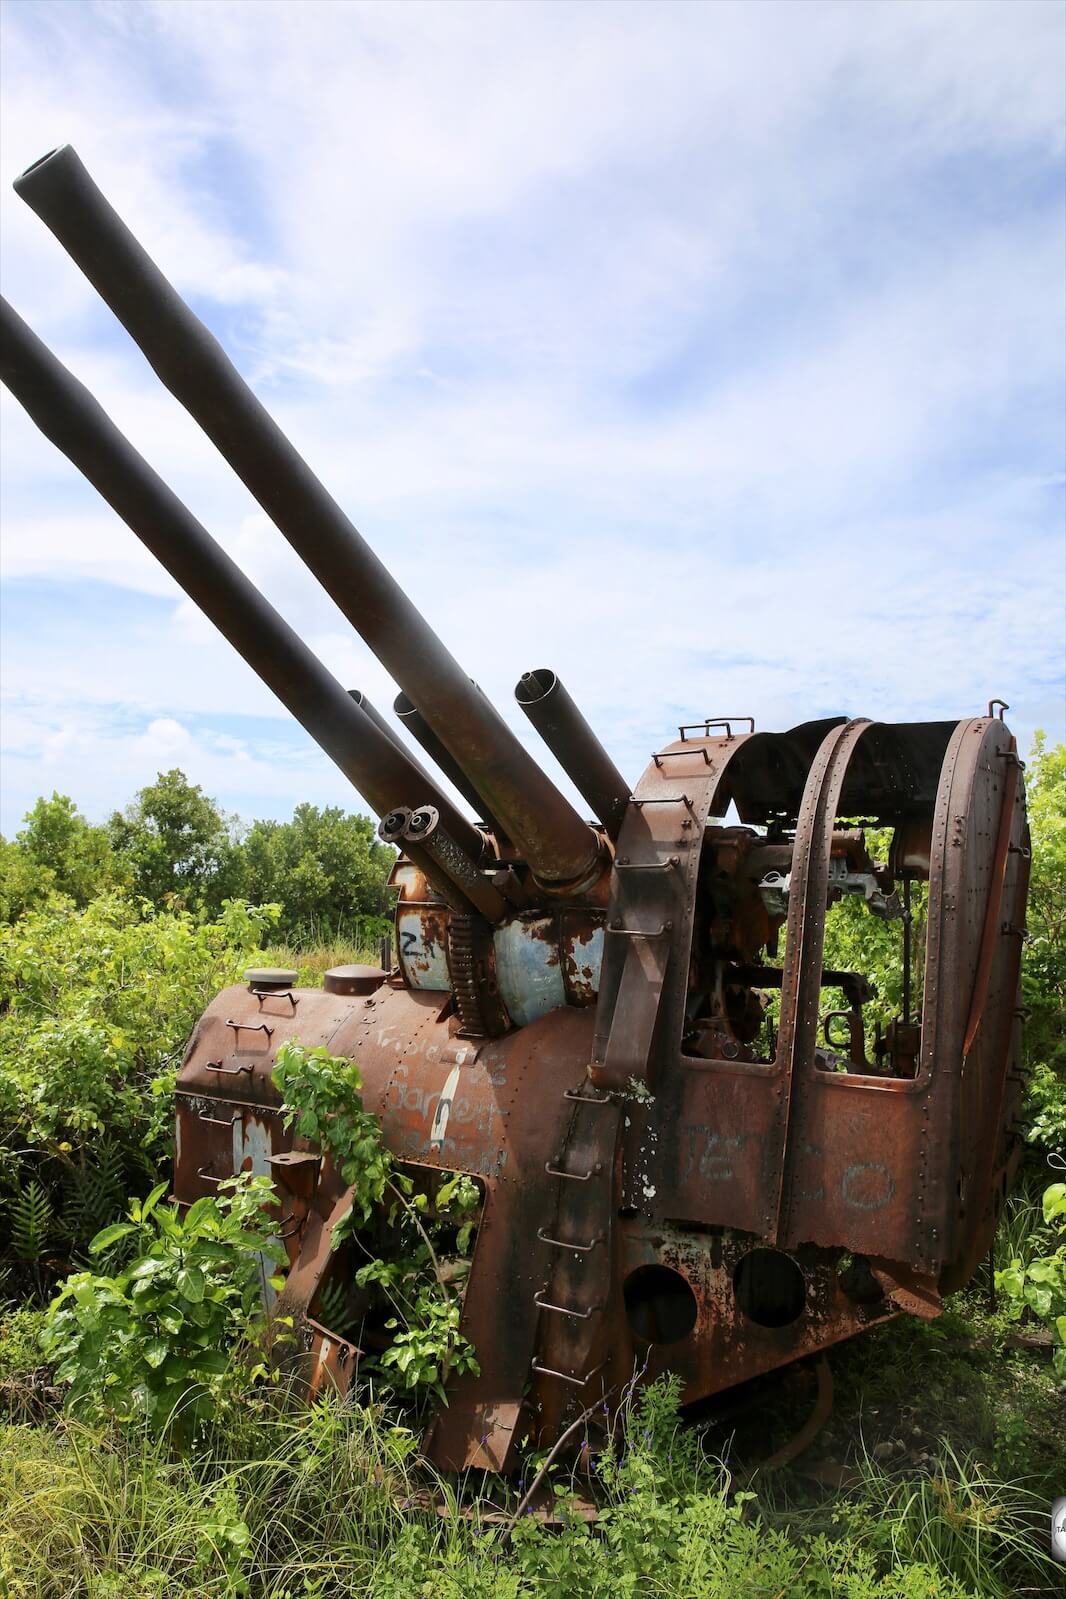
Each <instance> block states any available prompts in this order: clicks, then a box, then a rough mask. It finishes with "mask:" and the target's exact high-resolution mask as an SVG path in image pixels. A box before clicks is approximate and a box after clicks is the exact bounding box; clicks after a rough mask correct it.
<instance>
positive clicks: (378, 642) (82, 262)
mask: <svg viewBox="0 0 1066 1599" xmlns="http://www.w3.org/2000/svg"><path fill="white" fill-rule="evenodd" d="M15 190H16V192H17V193H18V194H19V195H20V196H21V198H22V199H24V200H25V201H26V202H27V204H28V205H30V206H31V207H32V208H33V210H34V211H36V213H37V215H38V216H39V217H41V219H42V220H43V221H44V222H45V223H46V224H47V225H48V227H49V228H50V229H51V230H52V232H53V233H54V234H55V235H56V237H57V238H58V239H59V241H60V243H61V244H62V245H63V246H64V248H65V249H66V250H67V251H68V252H69V254H70V255H71V256H72V257H73V259H74V260H75V261H76V262H77V264H78V266H80V267H81V269H82V271H83V272H84V273H85V275H86V277H87V278H88V279H89V281H90V282H91V283H92V284H93V285H94V287H95V288H96V289H97V290H98V292H99V293H100V294H101V295H102V297H103V298H104V300H105V301H106V302H107V304H108V305H109V306H110V307H111V309H112V311H113V312H114V313H115V315H116V316H117V317H118V319H119V321H120V322H121V323H122V324H123V326H124V327H125V328H126V329H127V331H128V332H129V333H130V334H131V335H132V337H133V338H134V339H135V340H136V342H137V344H139V345H140V347H141V350H142V351H143V352H144V354H145V356H146V357H147V359H148V361H149V362H150V363H151V365H152V366H153V368H154V369H155V371H156V373H157V374H158V376H159V377H160V379H161V380H162V382H163V383H164V384H165V385H166V387H167V388H168V389H169V390H170V391H171V393H172V394H173V395H175V397H176V398H177V399H178V400H180V401H181V403H182V405H184V406H185V408H186V410H187V411H189V412H190V414H191V415H192V416H193V417H194V418H195V419H196V421H197V422H198V423H199V424H200V426H201V427H202V428H203V430H204V431H205V433H206V434H207V435H208V437H209V438H210V439H211V440H212V441H213V442H214V444H215V445H216V446H217V448H218V449H219V450H220V451H221V453H222V455H223V456H224V457H225V459H226V460H227V461H228V462H229V464H230V465H231V466H232V467H233V469H234V471H235V472H236V473H237V475H238V477H240V478H241V479H242V481H243V482H244V483H245V484H246V485H247V487H248V488H249V489H250V490H251V492H252V494H253V495H254V496H255V498H256V499H257V500H258V501H259V504H260V505H261V506H262V507H263V509H264V511H266V513H267V515H268V516H270V517H271V518H272V519H273V521H274V522H275V523H276V525H277V527H278V528H279V529H280V530H281V532H282V533H283V534H284V536H285V537H286V538H287V539H288V541H289V543H290V544H291V545H292V546H293V548H294V549H295V550H296V552H297V553H298V554H299V555H300V556H301V557H302V559H303V560H304V561H305V562H306V563H307V565H308V566H309V567H310V569H311V571H313V572H314V574H315V576H316V577H317V578H318V579H319V581H320V582H321V583H322V585H323V587H324V588H325V589H326V590H327V591H328V593H329V594H330V595H331V596H332V597H333V599H334V600H335V601H336V603H337V605H338V606H339V607H340V609H341V611H342V612H343V613H344V615H345V616H346V617H347V618H348V620H349V621H350V622H351V623H352V625H353V626H354V627H355V628H356V629H357V631H358V632H359V633H360V634H361V635H362V637H363V639H364V640H365V641H366V643H367V644H368V645H369V646H370V648H371V649H372V650H373V651H374V653H375V655H376V656H377V657H378V659H379V660H380V661H381V662H382V664H383V665H384V666H385V667H386V669H387V670H388V671H389V672H390V673H391V674H392V676H393V677H394V678H395V679H396V681H397V683H399V685H400V686H401V687H402V688H404V689H405V690H406V691H407V693H408V694H409V695H410V697H411V700H412V702H413V703H414V704H415V705H416V706H417V707H418V709H419V710H420V711H421V712H422V714H423V716H424V717H425V718H426V720H427V722H428V723H429V724H430V726H431V727H432V728H433V730H434V732H435V733H437V735H438V736H439V737H440V739H441V740H442V742H443V743H444V745H445V746H446V747H447V749H448V750H449V751H450V752H451V754H452V755H453V756H454V757H455V759H456V760H457V761H458V762H459V764H460V766H461V767H462V768H463V770H464V771H465V772H466V773H467V775H468V776H469V778H470V779H471V781H472V782H473V783H474V785H475V787H476V788H477V791H478V793H479V794H480V795H481V796H482V798H483V799H484V801H485V804H486V805H487V806H488V807H489V808H490V810H491V811H492V813H493V815H494V816H498V817H499V819H500V821H501V822H502V823H503V825H504V827H505V828H506V830H507V833H508V834H509V836H510V837H511V838H512V839H513V840H514V842H515V844H516V845H517V847H518V848H519V849H520V850H521V851H522V853H523V854H524V856H525V858H526V859H527V860H528V862H529V864H530V866H531V867H532V869H533V871H534V873H535V874H536V876H537V877H538V878H540V879H542V880H543V881H545V882H546V883H549V884H565V883H572V882H577V881H580V880H584V879H587V878H588V877H589V876H590V875H591V874H592V872H593V871H594V869H595V868H596V865H597V860H598V854H599V843H598V840H597V838H596V836H595V834H594V833H593V832H591V831H590V829H589V828H588V827H587V826H586V825H585V823H584V822H582V820H581V818H580V816H579V815H578V814H577V812H576V811H575V810H574V808H573V807H572V806H571V805H570V803H569V802H568V801H567V800H566V799H565V798H564V796H563V795H562V794H561V793H560V792H559V790H558V789H557V788H556V787H555V785H554V784H553V783H552V782H551V781H550V780H549V778H548V777H547V776H546V775H545V774H544V772H542V771H541V769H540V767H539V766H538V765H537V763H536V761H535V760H534V759H533V757H532V756H531V755H530V754H529V753H528V751H527V750H526V749H524V747H523V746H522V744H521V743H520V742H519V740H518V739H517V738H516V737H515V735H514V734H513V733H512V732H511V730H510V728H509V727H508V726H507V724H506V723H505V722H504V720H503V718H502V717H501V716H500V714H499V712H498V711H496V710H495V709H494V707H493V706H492V705H491V704H490V703H489V701H488V700H487V699H486V698H485V696H484V695H483V694H481V693H480V691H479V690H478V689H476V688H475V686H474V685H473V684H472V683H471V681H470V678H469V677H468V676H467V674H466V673H465V672H464V671H463V670H462V668H461V667H460V666H459V664H458V662H457V661H455V660H454V658H453V657H452V655H451V654H450V653H449V651H448V650H447V649H445V647H444V645H443V644H442V643H441V641H440V639H438V638H437V636H436V634H435V633H434V632H433V630H432V629H431V628H430V627H429V626H428V624H427V623H426V621H425V619H424V618H423V617H422V616H421V615H420V613H419V612H418V610H417V609H416V607H415V606H414V605H413V604H412V603H411V601H410V600H409V599H408V597H407V595H406V594H405V593H404V592H403V590H402V588H401V587H400V585H399V584H398V583H397V582H396V580H395V578H394V577H393V576H392V574H391V573H390V572H389V571H388V570H387V568H386V567H385V566H384V565H383V564H382V562H381V561H379V560H378V558H377V556H376V555H375V554H374V552H373V551H372V550H371V549H370V548H369V546H368V545H367V544H366V543H365V542H364V541H363V539H362V538H361V537H360V535H359V534H358V533H357V532H356V530H355V528H354V527H353V526H352V524H351V522H350V521H349V520H348V518H347V516H345V514H344V512H343V511H342V510H341V508H340V506H339V505H338V504H337V503H336V501H335V500H334V499H333V498H332V496H331V495H329V494H328V493H327V492H326V490H325V488H324V487H323V486H322V484H321V483H320V482H319V481H318V479H317V478H316V477H315V475H314V473H313V472H312V471H311V469H310V467H309V466H308V465H307V463H306V462H305V461H304V459H303V458H302V456H301V455H300V454H299V453H298V452H297V450H296V449H295V448H294V447H293V445H292V444H291V443H290V442H289V440H288V439H287V438H286V437H285V435H284V433H282V431H281V429H280V428H279V427H278V425H277V423H276V422H274V420H273V419H272V417H270V415H269V414H268V413H267V411H266V410H265V409H264V407H263V406H262V405H261V404H260V402H259V401H258V400H257V399H256V397H255V395H254V394H253V393H252V391H251V389H250V388H249V387H248V385H247V384H246V383H245V382H244V380H243V378H242V377H241V376H240V374H239V373H238V371H237V369H236V367H235V366H234V365H233V364H232V362H231V361H230V359H229V357H228V356H227V355H226V354H225V352H224V351H223V349H222V348H221V346H220V345H219V343H218V342H217V340H216V339H215V338H214V337H213V336H212V335H211V334H210V333H209V332H208V330H207V329H206V328H205V327H204V325H203V323H202V322H200V320H199V319H198V318H197V317H196V316H194V314H193V313H192V311H190V309H189V308H188V306H187V305H185V303H184V301H183V300H182V299H181V298H180V296H179V295H178V294H177V293H176V292H175V290H174V289H173V288H172V286H171V285H170V283H168V281H167V280H166V278H165V277H164V276H163V274H162V273H161V272H160V271H159V269H158V267H157V266H156V265H155V263H154V262H153V261H152V260H151V258H150V257H149V256H148V255H147V254H146V252H145V251H144V250H143V249H142V247H141V246H140V245H139V244H138V242H137V240H136V239H135V238H134V237H133V235H132V234H131V233H130V231H129V229H128V228H127V227H126V226H125V224H124V223H123V222H122V220H121V218H120V217H119V216H118V215H117V214H116V212H115V211H114V210H113V209H112V207H111V206H110V205H109V204H108V202H107V200H106V199H105V198H104V196H103V195H102V194H101V192H100V190H99V189H98V188H97V187H96V185H95V184H94V183H93V181H92V179H91V177H90V176H89V174H88V172H87V171H86V170H85V167H84V166H83V165H82V163H81V161H80V160H79V158H78V156H77V154H76V153H75V151H74V150H73V149H72V148H71V147H70V146H69V145H67V146H64V147H63V148H62V149H58V150H53V151H52V152H50V153H49V154H48V155H46V156H44V157H42V158H41V160H39V161H37V162H35V163H34V165H33V166H31V167H29V168H28V169H27V170H26V171H25V172H24V173H23V174H22V176H21V177H20V178H18V179H17V180H16V182H15Z"/></svg>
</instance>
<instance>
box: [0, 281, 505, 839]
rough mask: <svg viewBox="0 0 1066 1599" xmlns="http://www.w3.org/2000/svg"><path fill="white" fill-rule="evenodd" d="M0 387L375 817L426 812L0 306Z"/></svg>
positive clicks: (251, 596)
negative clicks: (412, 808) (403, 807)
mask: <svg viewBox="0 0 1066 1599" xmlns="http://www.w3.org/2000/svg"><path fill="white" fill-rule="evenodd" d="M0 378H2V379H3V381H4V382H5V383H6V384H7V386H8V388H9V389H10V390H11V392H12V393H13V394H14V396H15V398H16V399H17V400H18V401H19V402H20V403H21V404H22V406H23V407H24V408H25V410H26V411H27V412H28V413H29V415H30V417H31V418H32V419H33V421H34V422H35V423H36V424H37V426H38V427H39V428H40V430H41V432H42V433H43V434H44V435H45V436H46V438H49V439H50V440H51V441H52V443H53V444H54V445H55V446H56V447H57V449H59V450H61V451H62V452H63V454H64V455H65V456H67V457H68V458H69V460H71V461H72V462H73V463H74V465H75V466H76V467H77V468H78V469H79V471H80V472H81V473H82V474H83V476H84V477H86V478H87V479H88V480H89V482H90V483H91V484H92V485H93V487H94V488H96V489H97V490H98V491H99V492H100V494H102V495H103V497H104V499H105V500H106V501H107V502H108V504H109V505H110V506H112V507H113V509H114V510H115V511H117V512H118V514H119V516H120V517H121V518H122V520H123V521H124V522H125V523H126V524H127V526H128V527H130V528H131V529H132V530H133V532H134V533H136V534H137V537H138V538H139V539H140V540H141V542H142V543H143V544H146V545H147V547H148V548H149V549H150V550H151V552H152V554H153V555H154V556H155V557H156V558H157V560H159V561H160V562H161V563H162V565H163V566H165V567H166V569H167V571H168V572H169V573H170V575H171V577H173V578H174V579H175V581H176V582H177V583H179V584H180V586H181V587H182V588H183V589H184V590H185V592H186V594H188V595H189V597H190V598H191V599H192V600H194V601H195V602H196V604H197V605H198V606H199V607H200V609H201V610H202V611H203V612H204V614H205V615H206V616H208V617H210V619H211V621H212V622H214V624H215V626H216V627H217V628H218V630H219V632H220V633H222V634H223V636H224V637H225V638H227V639H228V640H229V642H230V643H231V644H232V645H233V646H234V648H235V649H236V650H237V651H238V652H239V654H241V655H242V656H243V657H244V659H245V660H246V661H247V662H248V665H249V666H250V667H251V668H252V670H253V671H254V672H256V673H258V675H259V676H260V677H261V678H262V680H263V682H264V683H266V684H267V686H268V687H269V688H271V689H273V691H274V693H275V694H276V695H277V697H278V699H279V700H281V702H282V704H283V705H286V706H287V707H288V709H289V710H290V711H291V712H292V714H293V715H294V716H295V717H296V719H297V721H298V722H300V723H302V725H303V726H304V727H305V728H306V729H307V731H308V732H309V733H310V735H311V737H312V738H313V739H314V740H315V742H316V743H317V744H319V745H320V746H321V747H322V749H323V750H325V752H326V754H327V755H329V757H330V758H331V760H333V761H334V762H335V763H336V764H337V766H339V767H340V769H341V771H342V772H343V773H344V775H345V776H346V777H347V778H348V779H349V780H350V781H351V782H352V783H353V784H354V785H355V787H356V788H357V789H358V790H359V792H360V793H361V794H362V795H363V797H364V799H365V800H366V801H367V802H368V804H370V805H371V806H372V807H373V809H374V810H375V811H377V813H378V815H382V814H383V813H384V812H386V811H388V810H389V809H390V808H391V807H392V806H394V805H396V804H398V803H405V802H407V803H410V804H412V805H421V804H424V803H425V799H426V792H427V790H426V784H427V782H428V781H429V780H428V779H427V777H426V774H425V773H424V772H423V771H422V770H421V768H420V767H418V766H417V765H416V764H415V763H414V762H413V761H412V760H411V759H410V758H409V757H408V756H407V755H406V754H405V753H404V752H403V751H402V750H401V749H400V748H399V746H398V745H397V744H396V743H395V742H394V741H393V740H392V739H391V738H388V737H386V735H385V734H384V733H382V732H381V731H380V730H379V728H378V727H377V726H376V724H375V722H374V721H373V720H372V718H371V717H369V716H368V715H367V714H366V712H365V711H364V710H362V709H361V708H360V707H359V705H357V704H356V702H355V701H354V700H353V699H352V698H351V697H350V696H349V695H348V693H347V692H346V691H345V689H344V688H342V687H341V685H340V683H338V682H337V679H336V678H335V677H333V676H332V675H331V673H330V672H328V671H327V670H326V668H325V667H324V666H323V665H322V662H321V661H320V660H319V659H318V657H317V656H316V655H313V654H312V652H311V651H310V650H309V649H308V647H307V645H306V644H305V643H304V641H303V639H301V638H300V636H299V634H297V633H296V632H294V630H293V629H292V628H291V627H290V626H289V624H288V623H287V622H286V621H285V620H284V618H283V617H281V616H279V615H278V613H277V611H275V610H274V608H273V606H272V605H270V603H269V602H268V601H267V600H266V599H264V597H263V595H262V594H260V592H259V590H258V589H257V588H256V587H255V585H254V583H252V582H251V581H250V580H249V579H248V578H247V577H246V576H245V575H244V573H243V572H242V571H241V569H240V567H239V566H237V565H236V564H235V562H233V561H232V560H231V559H230V557H229V556H228V555H227V554H226V552H225V551H224V550H223V549H222V547H221V546H220V545H218V544H216V543H215V540H214V539H213V538H212V537H211V535H210V534H209V533H208V532H207V530H206V528H204V527H203V526H202V525H201V524H200V523H199V522H198V521H197V520H196V518H195V517H194V516H193V514H192V512H191V511H190V510H189V509H188V508H187V507H186V506H185V505H183V504H182V502H181V500H179V499H178V497H177V495H175V494H174V493H173V492H172V491H171V490H170V489H169V488H168V487H167V485H166V484H165V483H164V482H163V480H162V478H160V477H159V476H158V474H157V473H156V472H154V471H153V469H152V468H151V467H150V466H149V465H148V463H147V461H145V459H144V458H143V456H141V455H139V454H138V453H137V451H136V450H135V449H134V448H133V446H132V444H130V442H129V440H128V439H127V438H126V437H125V436H124V435H123V434H122V433H120V432H119V430H118V428H117V427H116V426H115V424H114V423H113V422H112V421H111V419H110V417H109V416H108V415H107V413H106V412H105V411H104V410H103V408H102V407H101V406H100V404H99V403H98V401H97V400H95V399H94V397H93V396H92V395H91V394H90V393H89V391H88V389H87V388H85V386H84V385H83V384H82V383H80V382H79V381H78V379H77V378H76V377H74V375H73V373H71V372H69V371H68V370H67V368H66V367H65V366H63V364H62V363H61V362H60V361H59V360H58V359H57V358H56V356H54V355H53V354H52V352H51V350H49V348H48V346H47V345H46V344H44V343H43V342H42V341H41V340H40V339H39V338H38V337H37V335H36V334H35V333H34V332H33V331H32V329H31V328H29V327H28V326H27V325H26V323H25V322H24V321H23V320H22V318H21V317H20V316H19V315H18V313H17V312H16V311H14V310H13V309H12V307H11V306H10V305H9V304H8V303H7V301H6V300H0ZM433 804H434V805H436V806H437V808H438V809H440V810H441V814H442V816H446V817H447V826H448V829H449V831H450V832H452V833H453V835H454V837H455V838H456V839H457V840H458V841H459V842H460V843H461V844H462V845H463V847H464V848H465V849H467V850H469V851H471V852H472V853H473V854H474V855H475V857H476V856H477V853H478V851H479V849H480V844H481V835H480V834H479V833H478V832H477V831H476V829H475V828H473V827H471V826H470V823H469V822H467V821H465V820H464V818H463V817H462V816H460V815H459V813H458V811H456V810H455V808H454V807H453V806H452V805H450V804H449V803H448V801H447V799H446V798H445V797H444V795H443V794H434V798H433Z"/></svg>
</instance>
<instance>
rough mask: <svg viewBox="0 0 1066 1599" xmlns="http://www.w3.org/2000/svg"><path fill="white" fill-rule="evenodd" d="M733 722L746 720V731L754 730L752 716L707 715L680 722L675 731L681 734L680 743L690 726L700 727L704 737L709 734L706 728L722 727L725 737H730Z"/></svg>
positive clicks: (707, 736) (752, 731) (708, 736)
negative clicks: (700, 718)
mask: <svg viewBox="0 0 1066 1599" xmlns="http://www.w3.org/2000/svg"><path fill="white" fill-rule="evenodd" d="M734 722H747V724H748V731H749V732H750V733H754V731H755V718H754V716H708V717H706V718H705V719H704V720H703V721H702V722H682V723H681V726H680V727H679V728H678V730H677V731H678V733H679V734H680V735H681V742H682V743H684V742H685V735H686V733H687V732H688V730H689V728H690V727H702V728H703V736H704V738H710V736H711V735H710V733H709V732H708V731H707V729H708V728H711V727H724V728H725V736H726V738H732V737H733V723H734Z"/></svg>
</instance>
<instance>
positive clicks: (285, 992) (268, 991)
mask: <svg viewBox="0 0 1066 1599" xmlns="http://www.w3.org/2000/svg"><path fill="white" fill-rule="evenodd" d="M248 992H249V993H250V994H254V995H255V997H256V1001H257V1003H258V1006H259V1009H260V1010H262V1008H263V1001H264V999H287V1000H288V1001H289V1003H290V1004H291V1005H292V1009H293V1014H294V1015H295V1012H296V1007H297V1005H298V1004H299V1003H300V1001H299V999H298V998H297V996H296V995H295V994H294V993H293V991H292V989H291V988H287V989H281V990H279V989H276V988H252V987H249V989H248ZM227 1025H228V1026H230V1027H232V1026H233V1023H232V1022H229V1023H228V1024H227ZM243 1025H244V1024H243V1023H238V1026H243Z"/></svg>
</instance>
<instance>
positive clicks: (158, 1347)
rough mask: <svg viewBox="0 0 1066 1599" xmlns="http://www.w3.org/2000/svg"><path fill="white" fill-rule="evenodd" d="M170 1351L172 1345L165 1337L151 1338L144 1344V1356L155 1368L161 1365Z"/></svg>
mask: <svg viewBox="0 0 1066 1599" xmlns="http://www.w3.org/2000/svg"><path fill="white" fill-rule="evenodd" d="M169 1353H170V1345H169V1344H168V1343H167V1341H166V1339H165V1338H151V1339H149V1341H148V1343H146V1344H145V1346H144V1358H145V1360H146V1361H147V1362H148V1364H149V1365H150V1366H151V1367H152V1369H153V1370H155V1368H156V1367H157V1366H161V1365H162V1364H163V1362H164V1360H166V1358H167V1355H168V1354H169Z"/></svg>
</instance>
